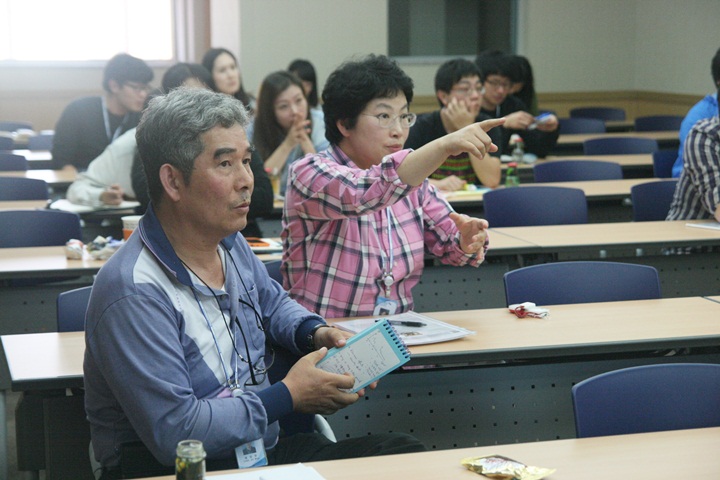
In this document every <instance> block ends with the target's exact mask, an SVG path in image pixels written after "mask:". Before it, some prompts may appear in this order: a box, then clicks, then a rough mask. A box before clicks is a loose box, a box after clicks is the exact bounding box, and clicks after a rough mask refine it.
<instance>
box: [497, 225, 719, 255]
mask: <svg viewBox="0 0 720 480" xmlns="http://www.w3.org/2000/svg"><path fill="white" fill-rule="evenodd" d="M705 222H707V223H712V221H711V220H707V221H702V220H693V221H686V220H677V221H672V222H666V221H660V222H619V223H588V224H580V225H547V226H535V227H499V228H495V229H494V231H498V232H500V233H503V234H506V235H511V236H513V237H516V238H519V239H521V240H525V241H527V242H529V243H533V244H535V245H537V246H538V247H541V248H544V249H545V248H546V249H554V250H558V249H572V248H587V247H595V246H597V247H608V246H641V245H655V246H693V245H718V244H720V231H718V230H711V229H707V228H692V227H688V226H686V223H705Z"/></svg>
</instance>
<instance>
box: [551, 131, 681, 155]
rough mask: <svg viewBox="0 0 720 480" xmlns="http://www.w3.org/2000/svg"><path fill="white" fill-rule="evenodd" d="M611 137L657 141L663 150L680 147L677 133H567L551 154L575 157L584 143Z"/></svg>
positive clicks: (559, 140)
mask: <svg viewBox="0 0 720 480" xmlns="http://www.w3.org/2000/svg"><path fill="white" fill-rule="evenodd" d="M610 137H639V138H651V139H653V140H657V142H658V146H659V147H660V148H661V149H665V148H677V147H678V146H679V145H680V138H679V135H678V132H676V131H660V132H610V133H565V134H560V136H559V137H558V141H557V144H556V145H555V148H553V149H552V150H551V153H553V154H556V155H575V154H582V153H583V142H585V140H589V139H591V138H610Z"/></svg>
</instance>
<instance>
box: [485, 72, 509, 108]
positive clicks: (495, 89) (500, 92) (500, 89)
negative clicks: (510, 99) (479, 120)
mask: <svg viewBox="0 0 720 480" xmlns="http://www.w3.org/2000/svg"><path fill="white" fill-rule="evenodd" d="M483 87H484V88H485V94H484V95H483V108H485V109H488V110H492V109H495V108H496V107H497V106H498V105H501V104H502V103H503V102H504V101H505V99H506V98H507V96H508V95H509V94H510V89H511V88H512V82H511V81H510V79H509V78H508V77H504V76H502V75H488V76H487V78H485V83H483Z"/></svg>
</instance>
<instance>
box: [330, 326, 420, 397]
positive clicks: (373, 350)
mask: <svg viewBox="0 0 720 480" xmlns="http://www.w3.org/2000/svg"><path fill="white" fill-rule="evenodd" d="M409 360H410V352H409V351H408V349H407V348H406V347H405V344H404V343H403V342H402V340H400V338H399V337H398V336H397V333H396V332H395V329H393V327H392V325H390V322H388V321H387V320H383V321H382V322H377V323H375V324H373V325H371V326H370V327H368V328H366V329H365V330H363V331H361V332H360V333H358V334H357V335H354V336H352V337H350V338H349V339H348V341H347V344H346V345H345V346H344V347H342V348H331V349H330V350H328V353H327V355H326V356H325V358H323V359H322V360H320V361H319V362H318V363H317V367H318V368H320V369H322V370H325V371H326V372H331V373H339V374H341V375H342V374H344V373H350V374H352V375H353V376H354V377H355V385H353V388H352V389H350V390H348V391H349V392H352V393H355V392H357V391H358V390H360V389H362V388H365V387H367V386H368V385H369V384H371V383H372V382H374V381H376V380H378V379H379V378H382V377H384V376H385V375H387V374H388V373H390V372H391V371H393V370H395V369H396V368H398V367H400V366H402V365H404V364H406V363H407V362H408V361H409Z"/></svg>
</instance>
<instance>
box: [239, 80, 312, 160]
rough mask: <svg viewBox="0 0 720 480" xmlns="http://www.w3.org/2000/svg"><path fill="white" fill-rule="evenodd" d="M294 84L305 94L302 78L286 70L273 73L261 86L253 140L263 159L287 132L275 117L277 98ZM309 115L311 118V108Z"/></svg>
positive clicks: (270, 153)
mask: <svg viewBox="0 0 720 480" xmlns="http://www.w3.org/2000/svg"><path fill="white" fill-rule="evenodd" d="M292 85H295V86H296V87H298V88H299V89H300V92H301V93H302V94H303V96H305V91H304V90H303V88H302V82H301V81H300V79H299V78H298V77H297V76H296V75H295V74H294V73H290V72H288V71H285V70H280V71H277V72H273V73H271V74H270V75H268V76H267V77H265V79H264V80H263V82H262V85H261V86H260V95H258V101H257V109H256V111H255V123H254V128H253V139H252V140H253V144H254V145H255V148H257V149H258V152H259V153H260V156H261V157H262V159H263V161H264V160H266V159H267V158H268V157H269V156H270V155H272V153H273V152H274V151H275V149H276V148H277V147H279V146H280V144H281V143H282V141H283V139H284V138H285V135H286V134H287V132H286V131H285V130H284V129H283V128H282V127H281V126H280V124H279V123H278V121H277V118H276V117H275V100H276V99H277V97H278V96H279V95H280V94H281V93H282V92H284V91H285V90H287V89H288V88H289V87H291V86H292ZM307 115H308V116H307V118H308V119H310V108H308V112H307Z"/></svg>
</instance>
